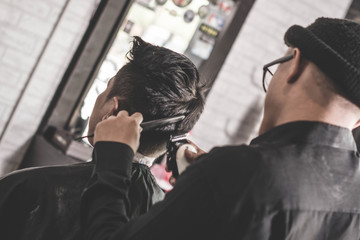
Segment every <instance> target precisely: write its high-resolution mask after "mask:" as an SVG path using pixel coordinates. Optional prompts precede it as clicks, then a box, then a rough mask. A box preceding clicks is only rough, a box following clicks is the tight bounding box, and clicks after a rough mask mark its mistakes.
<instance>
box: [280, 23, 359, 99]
mask: <svg viewBox="0 0 360 240" xmlns="http://www.w3.org/2000/svg"><path fill="white" fill-rule="evenodd" d="M284 40H285V44H286V45H288V46H290V47H297V48H299V49H300V51H301V54H302V56H303V57H305V58H306V59H308V60H310V61H312V62H313V63H315V64H316V65H317V66H318V67H319V68H320V69H321V70H322V71H323V72H324V73H325V74H326V75H328V76H329V77H330V78H331V79H332V80H333V81H334V83H335V85H337V87H338V88H339V89H340V90H341V91H342V92H343V93H344V94H345V97H347V98H348V99H349V100H350V101H352V102H353V103H355V104H356V105H358V106H360V25H359V24H358V23H356V22H353V21H350V20H344V19H332V18H318V19H317V20H316V21H315V22H314V23H313V24H311V25H309V26H308V27H306V28H303V27H301V26H298V25H294V26H292V27H290V28H289V29H288V30H287V32H286V33H285V36H284Z"/></svg>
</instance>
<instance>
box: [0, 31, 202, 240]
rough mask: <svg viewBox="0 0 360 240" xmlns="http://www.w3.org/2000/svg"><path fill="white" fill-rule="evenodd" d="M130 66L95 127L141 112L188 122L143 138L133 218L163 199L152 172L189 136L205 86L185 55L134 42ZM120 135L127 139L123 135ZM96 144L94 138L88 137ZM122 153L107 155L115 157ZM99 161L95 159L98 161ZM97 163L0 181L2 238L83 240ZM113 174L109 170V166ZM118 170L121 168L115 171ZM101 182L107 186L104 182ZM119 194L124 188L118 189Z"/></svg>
mask: <svg viewBox="0 0 360 240" xmlns="http://www.w3.org/2000/svg"><path fill="white" fill-rule="evenodd" d="M128 60H129V62H128V63H127V64H126V65H125V66H123V67H122V68H121V69H120V70H119V72H118V73H117V74H116V75H115V76H114V77H113V78H112V79H110V81H109V83H108V86H107V89H106V90H105V91H104V92H103V93H101V94H100V95H99V96H98V98H97V100H96V103H95V106H94V109H93V112H92V114H91V117H90V123H89V135H91V134H92V133H93V131H94V129H95V126H96V125H97V124H98V123H99V122H101V121H102V120H103V119H106V118H108V117H110V116H112V115H116V114H117V112H118V111H119V110H124V109H125V110H127V111H130V112H136V111H138V112H141V113H142V114H143V116H144V119H145V120H146V121H149V120H154V119H159V118H167V117H173V116H177V115H184V116H185V119H184V120H183V121H182V122H180V123H177V124H168V125H166V126H162V127H157V128H155V129H153V130H149V131H146V132H145V131H144V134H143V135H142V137H141V140H140V141H141V144H140V147H139V149H138V151H137V153H136V154H135V155H134V156H133V157H132V159H131V160H130V162H132V163H131V164H130V165H131V166H130V169H129V171H130V172H129V174H130V178H131V184H130V187H129V195H128V196H129V199H131V204H130V205H128V206H127V207H128V208H127V217H129V218H132V217H134V216H138V215H139V214H142V213H145V212H147V211H148V210H149V208H150V207H151V206H152V205H153V204H154V203H155V202H157V201H159V200H161V199H162V198H163V196H164V193H163V191H162V190H161V189H160V187H159V186H158V185H157V183H156V181H155V179H154V177H153V176H152V174H151V172H150V169H149V166H150V165H151V164H152V161H153V159H155V158H156V157H157V156H158V155H160V154H162V153H163V152H164V151H165V149H166V144H167V141H168V140H169V137H170V135H171V134H182V133H185V132H188V131H189V130H190V129H191V128H192V127H193V126H194V124H195V122H196V121H197V120H198V118H199V116H200V114H201V112H202V110H203V106H204V94H203V92H204V90H205V89H204V86H203V85H202V84H201V83H200V79H199V75H198V71H197V69H196V68H195V66H194V64H193V63H192V62H191V61H190V60H189V59H188V58H186V57H185V56H183V55H181V54H178V53H175V52H173V51H170V50H169V49H166V48H163V47H157V46H153V45H151V44H149V43H146V42H144V41H143V40H142V39H140V38H139V37H135V38H134V41H133V46H132V49H131V50H130V52H129V54H128ZM114 133H115V134H121V132H116V129H115V128H114ZM89 141H90V143H93V139H92V138H89ZM120 150H121V149H117V148H116V147H115V148H113V149H111V150H110V152H108V153H107V154H110V155H113V156H116V154H117V152H118V151H120ZM94 157H95V158H96V156H94ZM93 167H94V162H93V161H92V162H89V163H84V164H76V165H70V166H56V167H42V168H35V169H29V170H21V171H18V172H15V173H13V174H10V175H8V176H7V177H5V178H3V179H2V180H1V181H0V196H1V197H0V239H2V240H7V239H9V240H17V239H27V240H35V239H36V240H40V239H41V240H56V239H59V240H65V239H79V236H78V235H79V229H80V225H79V204H80V196H81V193H82V191H83V189H84V188H85V186H86V183H87V182H88V180H89V178H90V176H91V172H92V171H93ZM108 167H110V166H108ZM114 169H116V166H114ZM99 180H100V179H99ZM119 187H120V186H119Z"/></svg>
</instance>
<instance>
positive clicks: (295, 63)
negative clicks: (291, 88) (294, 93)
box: [287, 48, 302, 83]
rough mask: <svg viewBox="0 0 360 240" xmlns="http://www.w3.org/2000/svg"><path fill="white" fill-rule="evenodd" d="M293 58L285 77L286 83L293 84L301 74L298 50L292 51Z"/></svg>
mask: <svg viewBox="0 0 360 240" xmlns="http://www.w3.org/2000/svg"><path fill="white" fill-rule="evenodd" d="M293 54H294V58H293V59H292V60H291V61H290V67H289V74H288V77H287V82H288V83H294V82H295V81H296V80H297V79H298V78H299V76H300V74H301V72H302V66H301V53H300V49H298V48H294V49H293Z"/></svg>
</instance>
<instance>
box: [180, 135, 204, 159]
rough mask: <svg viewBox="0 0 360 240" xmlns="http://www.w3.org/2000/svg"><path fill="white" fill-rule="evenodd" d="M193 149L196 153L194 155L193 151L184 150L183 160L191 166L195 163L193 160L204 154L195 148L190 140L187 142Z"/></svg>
mask: <svg viewBox="0 0 360 240" xmlns="http://www.w3.org/2000/svg"><path fill="white" fill-rule="evenodd" d="M187 141H188V142H189V143H190V144H191V145H192V146H193V147H194V148H195V149H196V153H194V152H193V151H191V150H189V149H186V150H185V158H186V160H187V161H188V162H189V163H190V164H192V163H194V162H195V160H196V159H197V158H198V157H199V156H201V155H203V154H205V153H206V152H205V151H204V150H202V149H200V148H199V147H198V146H196V145H195V144H194V143H193V142H191V141H190V140H187Z"/></svg>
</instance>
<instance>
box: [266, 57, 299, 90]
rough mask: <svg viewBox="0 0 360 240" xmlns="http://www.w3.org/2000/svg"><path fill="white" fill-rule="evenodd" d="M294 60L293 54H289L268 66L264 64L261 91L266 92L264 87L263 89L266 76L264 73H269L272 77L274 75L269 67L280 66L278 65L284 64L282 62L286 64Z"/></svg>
mask: <svg viewBox="0 0 360 240" xmlns="http://www.w3.org/2000/svg"><path fill="white" fill-rule="evenodd" d="M293 58H294V54H289V55H286V56H284V57H281V58H279V59H276V60H274V61H272V62H270V63H268V64H265V65H264V66H263V79H262V86H263V89H264V91H265V92H267V90H266V87H265V76H266V73H267V72H269V73H270V75H271V76H274V74H273V73H272V72H271V71H270V69H269V67H271V66H273V65H275V64H280V63H284V62H287V61H290V60H291V59H293Z"/></svg>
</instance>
